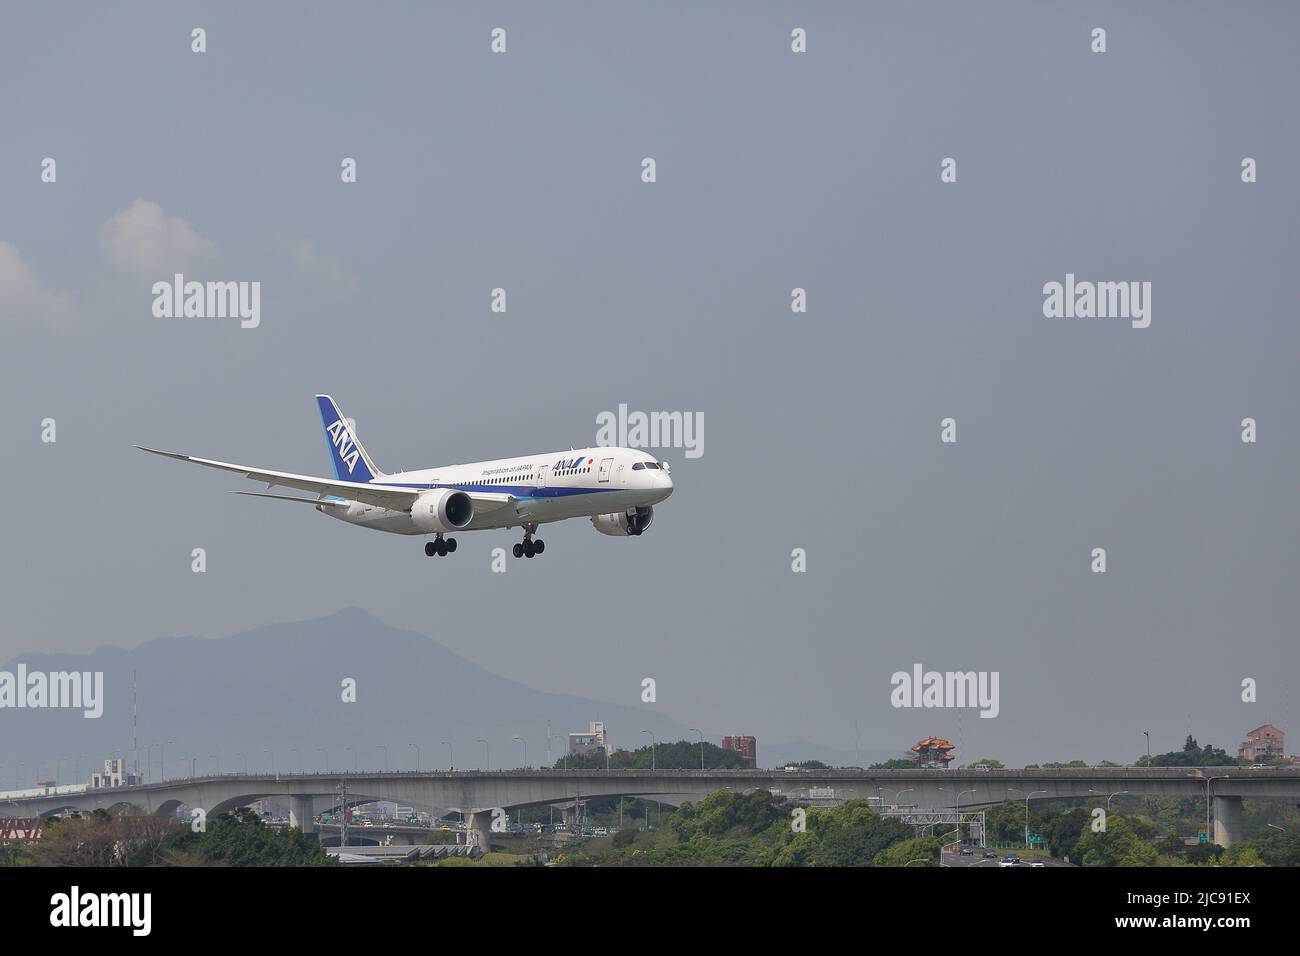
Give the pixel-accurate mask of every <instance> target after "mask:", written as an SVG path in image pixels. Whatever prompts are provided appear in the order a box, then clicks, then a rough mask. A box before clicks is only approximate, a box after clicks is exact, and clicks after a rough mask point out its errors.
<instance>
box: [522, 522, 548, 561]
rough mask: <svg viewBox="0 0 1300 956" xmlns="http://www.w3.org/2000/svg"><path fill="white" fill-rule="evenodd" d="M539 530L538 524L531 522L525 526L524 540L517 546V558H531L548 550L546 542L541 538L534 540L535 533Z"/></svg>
mask: <svg viewBox="0 0 1300 956" xmlns="http://www.w3.org/2000/svg"><path fill="white" fill-rule="evenodd" d="M536 530H537V522H535V521H530V522H528V524H526V525H524V540H523V541H521V542H520V543H519V544H517V545H515V557H516V558H531V557H532V556H533V555H535V554H541V553H542V552H543V551H545V550H546V542H545V541H543V540H542V539H541V538H538V539H537V540H536V541H534V540H533V532H535V531H536Z"/></svg>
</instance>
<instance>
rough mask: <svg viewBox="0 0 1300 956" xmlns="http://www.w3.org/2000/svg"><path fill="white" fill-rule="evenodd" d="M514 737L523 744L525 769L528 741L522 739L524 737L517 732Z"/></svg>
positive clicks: (525, 766)
mask: <svg viewBox="0 0 1300 956" xmlns="http://www.w3.org/2000/svg"><path fill="white" fill-rule="evenodd" d="M514 739H515V740H517V741H519V742H520V743H521V744H523V745H524V769H525V770H527V769H528V741H526V740H524V738H523V737H521V736H519V735H518V734H515V735H514Z"/></svg>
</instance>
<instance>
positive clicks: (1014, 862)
mask: <svg viewBox="0 0 1300 956" xmlns="http://www.w3.org/2000/svg"><path fill="white" fill-rule="evenodd" d="M1019 865H1020V862H1019V861H1018V860H1013V859H1011V857H1009V856H1004V857H1003V858H1002V859H1000V860H998V866H1019Z"/></svg>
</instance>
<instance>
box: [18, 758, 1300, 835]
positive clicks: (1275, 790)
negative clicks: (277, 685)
mask: <svg viewBox="0 0 1300 956" xmlns="http://www.w3.org/2000/svg"><path fill="white" fill-rule="evenodd" d="M344 783H346V786H347V792H348V803H349V804H352V805H356V804H362V803H370V802H373V801H376V800H385V801H393V802H395V803H399V804H402V805H406V806H414V807H420V808H422V809H425V810H428V811H430V812H432V813H435V814H438V815H441V814H444V813H446V812H448V811H457V812H460V813H462V814H463V815H464V817H465V819H466V821H467V823H468V824H469V829H470V830H472V831H473V832H474V833H475V834H476V836H477V838H478V841H479V844H480V845H482V846H486V845H487V840H486V837H487V834H488V832H489V830H490V827H491V819H492V811H493V809H496V808H500V809H503V810H514V809H518V808H520V807H528V806H539V805H545V804H559V803H563V802H569V803H570V804H572V803H576V802H577V801H583V800H592V799H597V798H604V797H620V796H625V797H641V798H643V799H649V800H655V801H658V802H660V803H665V804H668V805H670V806H679V805H681V804H682V803H685V802H687V801H692V802H698V801H699V800H702V799H703V798H704V797H706V796H708V795H709V794H710V793H713V792H715V791H717V790H723V789H729V790H735V791H737V792H741V793H746V792H749V791H752V790H755V789H758V788H764V789H767V790H771V791H772V792H774V793H778V794H781V795H782V796H785V797H788V798H790V799H792V800H797V801H803V802H812V803H826V802H828V801H829V802H835V803H838V802H840V801H842V800H847V799H853V798H860V799H872V800H873V801H878V802H879V803H881V804H884V805H899V804H903V805H908V806H916V807H923V808H933V809H938V808H953V809H955V810H961V809H971V810H973V809H978V808H980V807H988V806H993V805H996V804H1000V803H1002V802H1003V801H1005V800H1013V801H1020V800H1025V799H1029V800H1031V801H1051V800H1063V799H1077V798H1085V799H1086V798H1092V799H1095V800H1097V801H1098V805H1104V804H1105V803H1106V801H1107V798H1108V797H1109V798H1112V799H1113V798H1114V797H1115V795H1117V794H1120V793H1127V794H1132V795H1135V796H1158V797H1180V798H1184V799H1202V800H1207V801H1210V802H1212V804H1213V806H1212V810H1213V820H1214V842H1215V843H1218V844H1220V845H1221V846H1229V845H1231V844H1232V843H1233V842H1234V841H1237V840H1239V839H1241V822H1242V810H1241V801H1242V800H1243V799H1250V800H1286V801H1290V802H1292V803H1296V804H1300V768H1294V769H1293V768H1284V769H1283V768H1269V769H1250V768H1246V767H1202V768H1198V767H1154V768H1144V767H1097V768H1087V769H1053V770H1011V769H1006V770H969V769H966V770H799V771H785V770H494V771H477V770H468V771H465V770H460V771H444V772H425V771H389V772H375V771H353V772H348V773H342V772H331V773H290V774H247V773H227V774H220V775H214V776H206V777H189V778H181V779H175V780H165V781H160V782H158V783H147V784H139V785H135V786H127V787H116V788H112V789H97V790H89V789H84V790H75V791H73V792H69V790H70V789H71V788H66V787H63V788H59V792H38V793H33V792H32V791H24V792H23V793H21V794H0V807H3V808H5V809H7V810H10V811H12V812H10V813H6V814H5V815H6V816H28V817H31V816H50V815H53V814H58V813H64V812H69V811H73V810H78V811H82V812H89V811H93V810H95V809H96V808H103V809H105V810H111V809H113V808H114V807H119V806H121V805H123V804H125V805H129V806H132V807H136V808H138V809H139V810H141V811H144V812H147V813H159V814H169V813H174V812H176V811H177V810H178V809H179V808H181V807H189V808H195V807H201V808H202V809H203V810H204V811H205V812H206V813H207V814H208V816H209V817H213V816H217V815H220V814H222V813H224V812H226V811H227V810H231V809H234V808H236V807H240V806H246V805H248V804H250V803H253V802H254V801H257V800H260V799H263V798H268V797H269V798H280V799H283V800H286V801H287V802H288V804H289V808H290V820H291V822H292V824H293V825H294V826H298V827H300V828H302V829H303V830H304V831H305V832H309V833H310V832H315V831H316V824H315V821H314V820H313V807H314V805H315V803H316V802H317V801H321V802H322V803H323V802H324V801H333V802H335V803H337V801H338V794H339V788H340V786H341V785H342V784H344Z"/></svg>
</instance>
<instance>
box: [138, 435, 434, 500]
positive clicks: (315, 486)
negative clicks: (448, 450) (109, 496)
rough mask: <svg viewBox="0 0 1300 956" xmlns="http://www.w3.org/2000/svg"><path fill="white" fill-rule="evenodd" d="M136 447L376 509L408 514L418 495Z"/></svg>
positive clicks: (391, 487) (271, 485)
mask: <svg viewBox="0 0 1300 956" xmlns="http://www.w3.org/2000/svg"><path fill="white" fill-rule="evenodd" d="M135 447H136V448H139V449H140V450H141V451H147V452H149V453H150V454H151V455H162V456H163V457H164V458H175V459H177V460H178V461H188V462H193V463H194V464H196V465H203V466H205V467H207V468H219V469H220V470H221V471H230V472H234V473H235V474H237V475H243V476H244V477H245V478H252V479H253V480H254V481H265V482H266V484H267V487H268V488H275V487H277V486H280V487H284V488H297V489H298V490H299V491H310V492H313V493H315V494H318V495H338V496H339V497H340V498H350V499H351V500H353V501H362V502H365V503H366V504H368V505H375V506H377V507H379V508H395V509H397V510H398V511H410V510H411V504H412V503H413V502H414V501H415V498H416V496H417V495H419V493H420V489H419V488H398V487H396V486H394V485H372V484H363V483H361V482H357V481H337V480H330V479H328V478H316V477H313V476H311V475H295V474H291V473H289V472H284V471H265V470H263V469H261V468H250V467H249V466H248V465H235V464H231V463H230V462H227V461H212V460H211V459H208V458H195V457H193V456H192V455H180V454H177V453H176V452H172V451H159V450H158V449H157V448H145V447H144V446H143V445H136V446H135Z"/></svg>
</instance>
